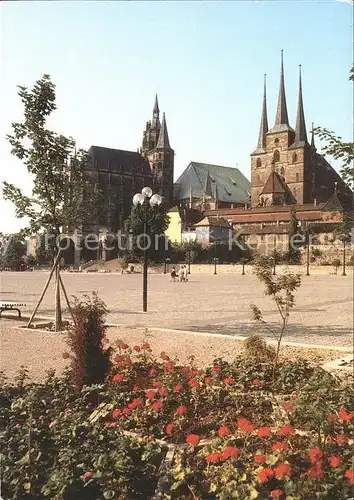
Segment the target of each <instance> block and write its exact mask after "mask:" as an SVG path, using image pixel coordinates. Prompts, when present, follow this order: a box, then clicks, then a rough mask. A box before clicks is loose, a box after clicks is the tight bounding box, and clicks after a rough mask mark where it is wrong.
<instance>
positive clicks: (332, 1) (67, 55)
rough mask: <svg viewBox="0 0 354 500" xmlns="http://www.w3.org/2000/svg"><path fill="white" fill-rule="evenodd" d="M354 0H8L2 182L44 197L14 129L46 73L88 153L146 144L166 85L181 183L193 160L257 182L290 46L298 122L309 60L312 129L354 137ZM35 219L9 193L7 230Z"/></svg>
mask: <svg viewBox="0 0 354 500" xmlns="http://www.w3.org/2000/svg"><path fill="white" fill-rule="evenodd" d="M352 7H353V6H352V5H351V4H350V2H348V1H343V0H342V1H338V0H327V1H315V0H308V1H301V0H286V1H284V2H283V1H255V2H252V1H245V2H242V1H225V2H222V1H216V2H213V1H204V2H189V1H176V2H173V1H158V2H149V1H140V2H132V1H127V2H104V1H100V2H94V1H89V2H80V1H70V2H61V1H51V2H46V1H39V2H36V1H30V2H2V3H1V6H0V14H1V34H0V42H1V53H0V61H1V64H0V89H1V92H0V106H1V107H0V109H1V112H0V183H2V182H3V181H4V180H6V181H7V182H12V183H15V184H16V185H17V186H19V187H20V188H22V189H23V190H24V192H25V193H26V194H30V193H31V181H30V178H29V176H28V174H27V170H26V168H25V166H24V165H23V164H22V163H21V162H20V161H19V160H17V159H15V158H14V157H13V156H12V155H11V152H10V147H9V144H8V142H7V140H6V138H5V135H6V134H7V133H9V132H10V131H11V123H12V122H13V121H18V120H21V119H22V117H23V108H22V104H21V102H20V99H19V97H18V95H17V91H18V89H17V87H16V86H17V85H25V86H28V87H31V86H33V84H34V83H35V81H36V80H38V79H39V78H41V76H42V75H43V74H44V73H47V74H49V75H50V76H51V78H52V81H53V82H54V83H55V85H56V97H57V106H58V109H57V110H56V111H55V112H54V114H53V116H52V118H51V120H50V124H49V125H50V127H51V128H52V129H54V130H55V131H57V132H60V133H62V134H64V135H67V136H69V135H71V136H73V137H74V138H75V139H76V141H77V144H78V146H79V147H82V148H86V149H88V148H89V147H90V146H91V145H100V146H107V147H112V148H117V149H126V150H131V151H136V149H137V147H139V146H141V141H142V133H143V129H144V127H145V123H146V121H147V120H149V119H151V118H152V108H153V103H154V96H155V93H157V94H158V98H159V105H160V110H161V112H162V111H165V113H166V120H167V126H168V132H169V137H170V143H171V147H172V148H173V149H174V150H175V180H176V179H177V178H178V176H179V175H180V174H181V173H182V172H183V170H184V169H185V168H186V167H187V165H188V164H189V163H190V162H191V161H198V162H206V163H213V164H218V165H225V166H238V168H239V169H240V170H241V171H242V172H243V173H244V174H245V175H246V177H248V178H250V156H249V155H250V153H251V152H252V151H253V149H254V148H255V146H256V142H257V138H258V129H259V121H260V111H261V102H262V94H263V75H264V73H266V74H267V88H268V93H267V99H268V120H269V125H270V126H272V124H273V123H274V118H275V111H276V103H277V98H278V89H279V76H280V51H281V49H283V50H284V68H285V85H286V96H287V103H288V112H289V119H290V124H291V125H292V126H293V127H294V126H295V119H296V106H297V92H298V65H299V64H301V65H302V75H303V97H304V107H305V118H306V122H307V128H308V130H309V129H310V128H311V122H312V121H313V122H314V123H315V125H316V126H317V125H321V126H325V127H327V128H329V129H331V130H334V131H335V132H336V133H337V134H338V135H340V136H342V137H343V138H344V139H346V140H352V127H353V122H352V110H353V102H352V98H353V89H352V84H351V83H349V81H348V77H349V70H350V67H351V65H352V61H353V52H352V41H353V37H352V30H353V26H352V15H353V10H352ZM332 164H333V162H332ZM334 166H336V167H338V166H339V165H338V164H337V165H336V164H334ZM0 198H1V197H0ZM24 225H25V224H24V221H23V220H19V219H17V220H16V218H15V213H14V209H13V206H12V204H11V203H9V202H5V201H4V200H2V199H0V232H3V233H10V232H15V231H17V230H19V229H20V228H21V227H24Z"/></svg>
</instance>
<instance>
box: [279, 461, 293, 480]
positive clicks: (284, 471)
mask: <svg viewBox="0 0 354 500" xmlns="http://www.w3.org/2000/svg"><path fill="white" fill-rule="evenodd" d="M290 474H291V469H290V465H289V464H279V465H278V467H276V468H275V477H276V478H277V479H283V477H284V476H289V477H290Z"/></svg>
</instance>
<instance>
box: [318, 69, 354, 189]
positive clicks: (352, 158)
mask: <svg viewBox="0 0 354 500" xmlns="http://www.w3.org/2000/svg"><path fill="white" fill-rule="evenodd" d="M349 80H351V81H354V66H353V67H352V68H351V70H350V76H349ZM315 133H316V134H317V135H318V136H319V138H320V139H321V140H324V141H325V142H326V145H325V146H324V148H323V151H324V153H325V154H328V155H329V156H332V157H333V158H335V159H336V160H338V159H340V160H341V161H342V168H341V170H340V173H341V175H342V178H343V180H344V182H346V183H347V184H348V186H349V187H351V188H353V187H354V142H344V141H343V140H342V137H340V136H337V135H336V134H335V133H334V132H333V131H330V130H328V129H327V128H322V127H317V128H316V129H315Z"/></svg>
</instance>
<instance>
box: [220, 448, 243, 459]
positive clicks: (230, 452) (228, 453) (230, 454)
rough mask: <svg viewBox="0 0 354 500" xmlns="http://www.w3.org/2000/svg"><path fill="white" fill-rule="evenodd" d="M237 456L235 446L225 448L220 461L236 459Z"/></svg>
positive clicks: (237, 452)
mask: <svg viewBox="0 0 354 500" xmlns="http://www.w3.org/2000/svg"><path fill="white" fill-rule="evenodd" d="M238 456H239V451H238V449H237V448H236V447H235V446H226V448H225V450H224V451H223V452H222V459H223V460H227V459H228V458H237V457H238Z"/></svg>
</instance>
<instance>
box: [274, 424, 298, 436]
mask: <svg viewBox="0 0 354 500" xmlns="http://www.w3.org/2000/svg"><path fill="white" fill-rule="evenodd" d="M293 434H295V429H294V427H293V426H292V425H290V424H287V425H284V426H283V427H281V428H280V429H279V430H278V436H292V435H293Z"/></svg>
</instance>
